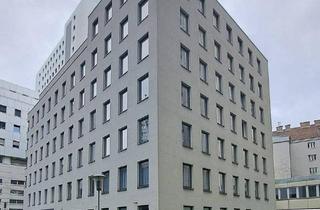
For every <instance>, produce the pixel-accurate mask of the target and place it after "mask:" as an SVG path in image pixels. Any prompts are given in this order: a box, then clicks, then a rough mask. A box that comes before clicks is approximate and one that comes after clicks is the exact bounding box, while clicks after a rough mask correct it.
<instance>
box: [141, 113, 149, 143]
mask: <svg viewBox="0 0 320 210" xmlns="http://www.w3.org/2000/svg"><path fill="white" fill-rule="evenodd" d="M138 127H139V131H138V132H139V134H138V137H139V144H143V143H146V142H148V141H149V116H146V117H143V118H141V119H139V120H138Z"/></svg>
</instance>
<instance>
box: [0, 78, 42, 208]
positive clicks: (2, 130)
mask: <svg viewBox="0 0 320 210" xmlns="http://www.w3.org/2000/svg"><path fill="white" fill-rule="evenodd" d="M36 102H37V98H36V94H35V92H34V91H32V90H29V89H27V88H23V87H20V86H18V85H15V84H12V83H9V82H7V81H4V80H0V124H1V125H0V209H22V207H23V199H24V198H23V195H24V183H25V176H24V170H25V168H26V159H25V157H26V153H25V151H26V148H27V129H28V123H27V114H28V112H29V111H30V110H31V108H32V107H33V106H34V104H35V103H36Z"/></svg>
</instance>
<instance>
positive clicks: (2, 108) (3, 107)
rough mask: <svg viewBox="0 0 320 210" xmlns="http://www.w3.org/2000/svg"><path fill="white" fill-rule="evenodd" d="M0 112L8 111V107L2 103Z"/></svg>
mask: <svg viewBox="0 0 320 210" xmlns="http://www.w3.org/2000/svg"><path fill="white" fill-rule="evenodd" d="M0 112H2V113H7V107H6V106H4V105H1V104H0Z"/></svg>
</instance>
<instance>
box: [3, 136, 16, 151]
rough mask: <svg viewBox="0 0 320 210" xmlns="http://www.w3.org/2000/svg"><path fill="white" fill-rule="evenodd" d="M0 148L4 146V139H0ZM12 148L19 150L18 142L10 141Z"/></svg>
mask: <svg viewBox="0 0 320 210" xmlns="http://www.w3.org/2000/svg"><path fill="white" fill-rule="evenodd" d="M0 146H3V147H4V146H6V140H5V139H4V138H0ZM12 148H16V149H19V148H20V141H17V140H13V141H12Z"/></svg>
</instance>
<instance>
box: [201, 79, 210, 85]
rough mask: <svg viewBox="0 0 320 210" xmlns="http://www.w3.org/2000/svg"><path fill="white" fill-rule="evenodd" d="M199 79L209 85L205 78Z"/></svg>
mask: <svg viewBox="0 0 320 210" xmlns="http://www.w3.org/2000/svg"><path fill="white" fill-rule="evenodd" d="M200 81H202V82H203V83H204V84H206V85H209V83H208V81H207V80H206V79H201V78H200Z"/></svg>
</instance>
